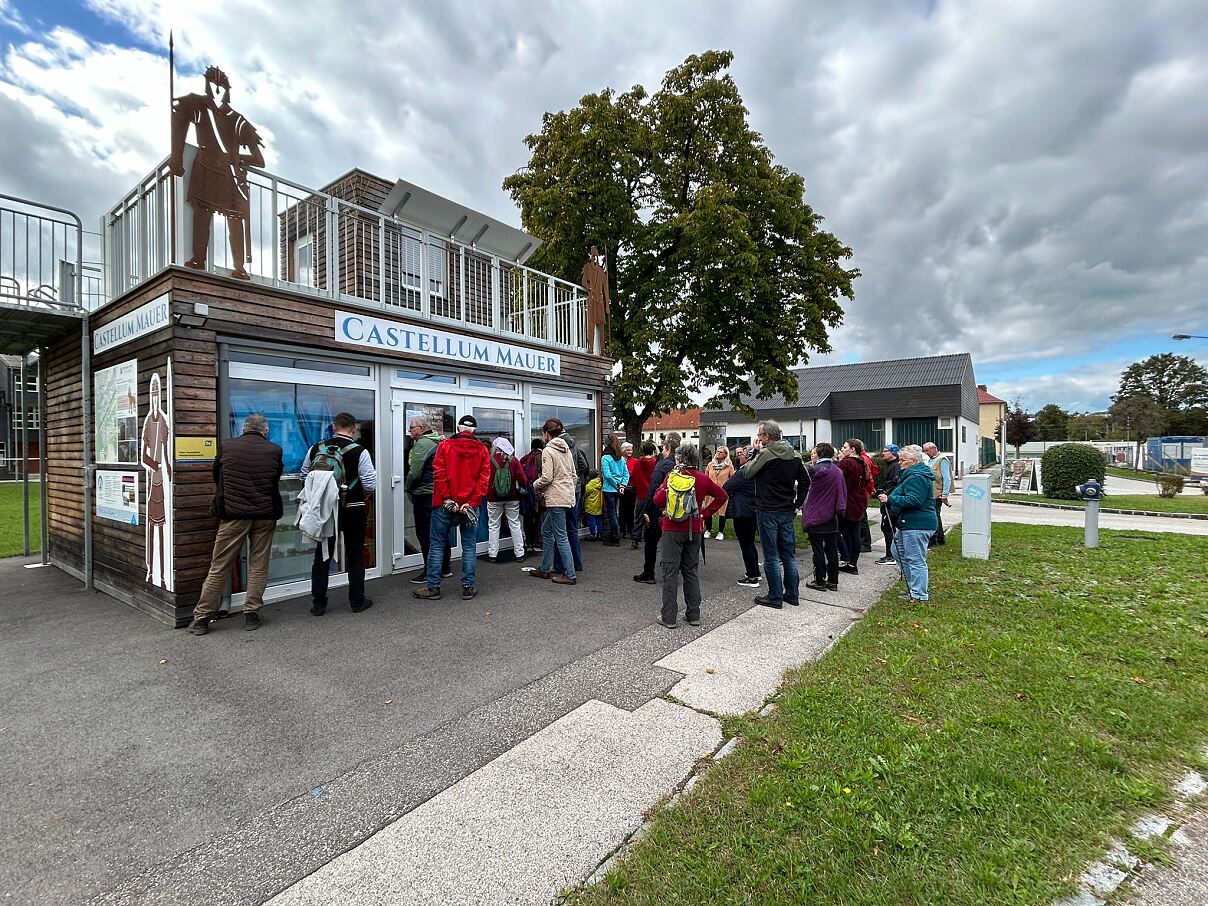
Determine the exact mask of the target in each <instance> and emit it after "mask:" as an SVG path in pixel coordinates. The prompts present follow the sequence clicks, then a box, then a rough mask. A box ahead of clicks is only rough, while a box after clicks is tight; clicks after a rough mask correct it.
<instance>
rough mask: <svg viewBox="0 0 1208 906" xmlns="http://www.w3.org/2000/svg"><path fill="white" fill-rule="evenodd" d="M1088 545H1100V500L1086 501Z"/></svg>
mask: <svg viewBox="0 0 1208 906" xmlns="http://www.w3.org/2000/svg"><path fill="white" fill-rule="evenodd" d="M1086 546H1087V547H1098V546H1099V501H1098V500H1088V501H1087V502H1086Z"/></svg>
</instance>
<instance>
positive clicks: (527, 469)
mask: <svg viewBox="0 0 1208 906" xmlns="http://www.w3.org/2000/svg"><path fill="white" fill-rule="evenodd" d="M544 446H545V441H543V440H542V439H541V438H540V437H538V438H537V439H536V440H534V441H533V442H532V444H531V445H530V446H529V452H527V453H525V454H524V455H523V456H521V457H520V468H522V469H524V477H525V479H526V480H527V481H528V487H529V490H530V491H531V490H532V487H533V483H534V482H535V481H536V480H537V479H538V478H539V477H540V475H541V448H542V447H544ZM542 508H543V504H542V503H541V499H540V498H539V497H538V496H537V494H536V493H531V494H525V495H524V496H523V497H522V498H521V501H520V513H521V515H522V516H523V518H524V550H525V553H529V554H532V553H536V552H537V551H538V550H540V549H541V545H540V544H539V542H540V540H541V510H542Z"/></svg>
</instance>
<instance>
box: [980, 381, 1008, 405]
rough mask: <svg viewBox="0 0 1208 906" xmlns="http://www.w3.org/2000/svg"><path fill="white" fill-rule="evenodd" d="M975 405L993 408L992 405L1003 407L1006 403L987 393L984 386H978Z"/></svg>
mask: <svg viewBox="0 0 1208 906" xmlns="http://www.w3.org/2000/svg"><path fill="white" fill-rule="evenodd" d="M977 404H978V405H979V406H993V405H998V404H1001V405H1004V406H1005V405H1006V404H1007V401H1006V400H1000V399H999V398H998V397H996V396H995V395H994V394H993V393H990V392H989V391H987V390H986V385H985V384H978V385H977Z"/></svg>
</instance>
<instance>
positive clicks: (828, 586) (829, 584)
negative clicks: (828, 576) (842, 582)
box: [826, 582, 839, 591]
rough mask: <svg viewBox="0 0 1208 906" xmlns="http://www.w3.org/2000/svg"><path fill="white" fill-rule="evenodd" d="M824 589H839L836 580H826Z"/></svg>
mask: <svg viewBox="0 0 1208 906" xmlns="http://www.w3.org/2000/svg"><path fill="white" fill-rule="evenodd" d="M826 590H827V591H838V590H839V583H838V582H827V583H826Z"/></svg>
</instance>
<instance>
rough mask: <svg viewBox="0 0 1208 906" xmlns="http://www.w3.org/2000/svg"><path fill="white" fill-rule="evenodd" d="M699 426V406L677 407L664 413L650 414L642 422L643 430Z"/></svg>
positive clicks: (669, 429)
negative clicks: (677, 408)
mask: <svg viewBox="0 0 1208 906" xmlns="http://www.w3.org/2000/svg"><path fill="white" fill-rule="evenodd" d="M699 427H700V407H699V406H693V407H692V408H690V409H679V410H676V411H674V412H668V413H667V414H666V415H652V416H650V418H648V419H646V421H645V422H644V423H643V424H642V430H643V431H679V430H681V429H683V428H693V429H695V428H699Z"/></svg>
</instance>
